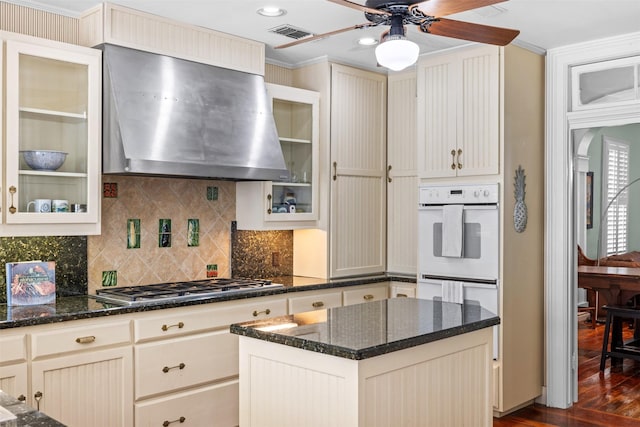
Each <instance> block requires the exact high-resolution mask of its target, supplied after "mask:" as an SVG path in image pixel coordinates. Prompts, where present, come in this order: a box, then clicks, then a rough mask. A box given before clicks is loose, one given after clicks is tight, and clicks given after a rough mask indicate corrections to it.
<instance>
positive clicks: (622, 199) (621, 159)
mask: <svg viewBox="0 0 640 427" xmlns="http://www.w3.org/2000/svg"><path fill="white" fill-rule="evenodd" d="M603 142H604V143H603V153H602V154H603V156H602V177H603V192H602V194H603V195H604V196H606V199H605V200H606V205H605V206H607V205H609V203H611V204H610V205H609V210H608V211H607V214H606V218H605V221H606V222H605V224H602V227H604V228H603V234H604V236H603V238H604V240H603V244H604V248H603V249H604V250H605V253H606V255H607V256H609V255H615V254H619V253H624V252H627V247H628V242H627V239H628V216H629V196H628V194H627V193H628V189H625V190H624V191H622V192H621V193H620V194H619V195H618V196H617V198H616V195H617V194H618V192H619V191H620V190H621V189H622V188H624V186H625V185H627V184H628V182H629V144H628V143H627V142H624V141H617V140H614V139H611V138H609V137H604V141H603ZM614 198H615V200H614ZM612 200H613V202H612ZM605 225H606V227H605Z"/></svg>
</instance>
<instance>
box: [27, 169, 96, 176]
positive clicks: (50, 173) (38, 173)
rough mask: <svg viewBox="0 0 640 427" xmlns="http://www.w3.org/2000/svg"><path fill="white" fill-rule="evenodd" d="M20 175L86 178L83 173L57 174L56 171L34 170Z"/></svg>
mask: <svg viewBox="0 0 640 427" xmlns="http://www.w3.org/2000/svg"><path fill="white" fill-rule="evenodd" d="M18 173H19V174H20V175H34V176H52V177H65V178H86V177H87V174H86V173H81V172H55V171H34V170H21V171H20V172H18Z"/></svg>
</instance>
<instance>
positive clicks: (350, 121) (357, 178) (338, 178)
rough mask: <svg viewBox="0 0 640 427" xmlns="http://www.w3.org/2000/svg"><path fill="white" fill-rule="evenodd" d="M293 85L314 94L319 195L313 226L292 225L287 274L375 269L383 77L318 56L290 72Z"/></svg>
mask: <svg viewBox="0 0 640 427" xmlns="http://www.w3.org/2000/svg"><path fill="white" fill-rule="evenodd" d="M293 86H295V87H300V88H304V89H309V90H314V91H317V92H319V93H320V100H321V101H320V159H319V160H320V199H319V200H321V201H322V203H321V206H319V209H320V211H319V227H318V228H317V229H310V230H296V231H294V247H295V248H296V250H295V252H294V273H295V274H298V275H305V276H312V277H346V276H354V275H359V274H371V273H382V272H384V271H385V264H386V260H385V257H386V236H385V229H386V123H387V117H386V115H387V111H386V96H387V78H386V76H385V75H382V74H377V73H373V72H369V71H364V70H359V69H356V68H351V67H347V66H343V65H338V64H331V63H328V62H324V63H318V64H313V65H310V66H306V67H302V68H299V69H296V70H294V71H293ZM327 201H329V203H327Z"/></svg>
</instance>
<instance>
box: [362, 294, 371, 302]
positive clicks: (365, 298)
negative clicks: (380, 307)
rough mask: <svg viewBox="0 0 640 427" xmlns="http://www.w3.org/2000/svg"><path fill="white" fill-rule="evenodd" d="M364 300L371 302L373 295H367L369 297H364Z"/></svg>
mask: <svg viewBox="0 0 640 427" xmlns="http://www.w3.org/2000/svg"><path fill="white" fill-rule="evenodd" d="M362 298H364V300H365V301H371V300H372V299H373V295H371V294H367V295H365V296H363V297H362Z"/></svg>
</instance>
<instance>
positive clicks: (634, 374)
mask: <svg viewBox="0 0 640 427" xmlns="http://www.w3.org/2000/svg"><path fill="white" fill-rule="evenodd" d="M603 332H604V325H602V324H598V325H597V327H596V329H591V328H590V325H588V324H583V323H582V322H581V323H580V326H579V329H578V354H579V359H578V402H577V403H575V404H574V405H573V406H572V407H571V408H569V409H556V408H547V407H545V406H541V405H532V406H528V407H526V408H523V409H520V410H519V411H516V412H514V413H512V414H509V415H506V416H504V417H502V418H499V419H498V418H494V419H493V426H494V427H506V426H521V427H524V426H526V427H542V426H545V427H547V426H558V427H565V426H570V427H574V426H575V427H592V426H593V427H596V426H598V427H605V426H606V427H611V426H615V427H629V426H633V427H639V426H640V362H636V361H633V360H629V359H625V360H624V363H623V365H622V366H621V367H616V368H613V369H612V368H611V362H610V361H607V365H606V368H605V371H604V372H603V373H601V372H600V353H601V351H602V335H603ZM632 333H633V331H632V330H631V329H625V336H626V337H627V335H628V337H627V338H629V337H631V335H632Z"/></svg>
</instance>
